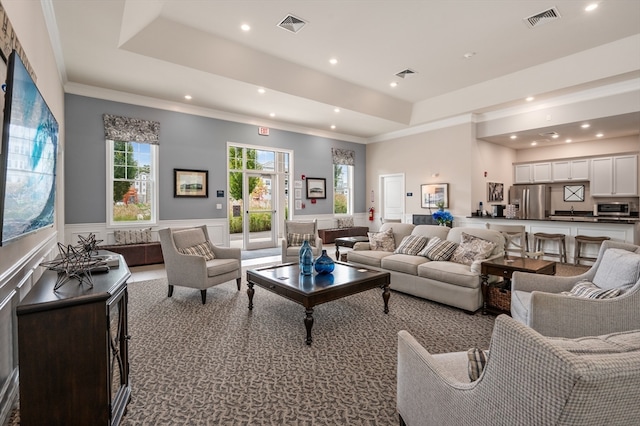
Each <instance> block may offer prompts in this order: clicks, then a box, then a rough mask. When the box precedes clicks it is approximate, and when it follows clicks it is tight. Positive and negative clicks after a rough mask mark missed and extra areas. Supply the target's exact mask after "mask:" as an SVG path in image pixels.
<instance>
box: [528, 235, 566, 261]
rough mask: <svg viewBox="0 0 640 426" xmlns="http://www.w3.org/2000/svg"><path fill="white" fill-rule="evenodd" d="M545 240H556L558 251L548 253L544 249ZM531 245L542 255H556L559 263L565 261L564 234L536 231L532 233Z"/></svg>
mask: <svg viewBox="0 0 640 426" xmlns="http://www.w3.org/2000/svg"><path fill="white" fill-rule="evenodd" d="M545 241H556V242H557V243H558V253H557V254H556V253H549V252H546V251H544V242H545ZM533 246H534V247H535V248H536V250H537V251H539V252H541V253H542V255H543V256H549V257H557V258H559V259H560V262H561V263H567V246H566V244H565V235H564V234H547V233H544V232H536V233H535V234H533Z"/></svg>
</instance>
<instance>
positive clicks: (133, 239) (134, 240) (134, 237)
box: [113, 228, 151, 245]
mask: <svg viewBox="0 0 640 426" xmlns="http://www.w3.org/2000/svg"><path fill="white" fill-rule="evenodd" d="M113 238H114V239H115V244H118V245H120V244H142V243H150V242H151V228H146V229H116V230H115V231H113Z"/></svg>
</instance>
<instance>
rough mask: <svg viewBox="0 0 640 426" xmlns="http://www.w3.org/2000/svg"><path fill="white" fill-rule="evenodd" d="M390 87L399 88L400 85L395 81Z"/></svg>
mask: <svg viewBox="0 0 640 426" xmlns="http://www.w3.org/2000/svg"><path fill="white" fill-rule="evenodd" d="M389 86H391V87H397V86H398V83H397V82H395V81H392V82H391V84H389Z"/></svg>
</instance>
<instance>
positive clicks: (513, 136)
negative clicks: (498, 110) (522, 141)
mask: <svg viewBox="0 0 640 426" xmlns="http://www.w3.org/2000/svg"><path fill="white" fill-rule="evenodd" d="M509 137H510V138H511V139H518V137H517V136H516V135H511V136H509Z"/></svg>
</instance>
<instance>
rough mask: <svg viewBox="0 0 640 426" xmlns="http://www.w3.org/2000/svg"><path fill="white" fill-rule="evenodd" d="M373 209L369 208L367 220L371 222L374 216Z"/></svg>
mask: <svg viewBox="0 0 640 426" xmlns="http://www.w3.org/2000/svg"><path fill="white" fill-rule="evenodd" d="M375 212H376V211H375V209H374V208H373V207H371V208H369V220H370V221H372V222H373V216H374V214H375Z"/></svg>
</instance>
